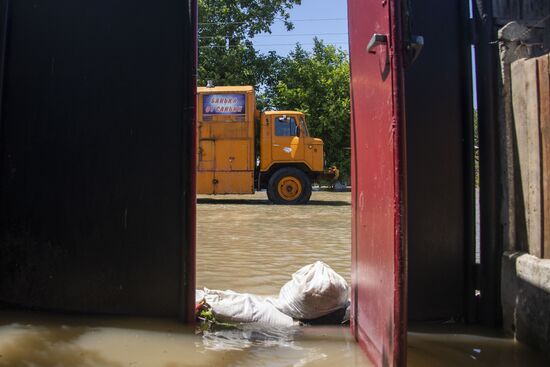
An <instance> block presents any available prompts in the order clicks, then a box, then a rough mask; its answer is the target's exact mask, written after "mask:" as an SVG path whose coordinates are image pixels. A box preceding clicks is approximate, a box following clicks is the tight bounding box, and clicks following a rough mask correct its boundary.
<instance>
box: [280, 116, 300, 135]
mask: <svg viewBox="0 0 550 367" xmlns="http://www.w3.org/2000/svg"><path fill="white" fill-rule="evenodd" d="M297 127H298V125H297V124H296V119H295V118H294V117H286V118H284V117H279V118H277V119H276V120H275V135H277V136H296V132H297Z"/></svg>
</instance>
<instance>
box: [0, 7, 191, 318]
mask: <svg viewBox="0 0 550 367" xmlns="http://www.w3.org/2000/svg"><path fill="white" fill-rule="evenodd" d="M195 7H196V2H195V1H192V0H189V1H179V0H168V1H165V2H163V3H162V4H161V5H155V6H151V3H150V2H149V1H145V0H122V1H116V2H112V1H109V0H97V1H73V0H51V1H47V2H40V3H36V2H35V1H30V0H17V1H11V0H1V1H0V17H1V19H2V22H0V25H1V27H0V40H1V43H0V55H1V58H0V68H1V69H0V80H1V81H2V84H0V93H1V97H2V98H1V100H0V101H1V106H0V108H1V114H0V126H1V130H0V302H5V303H9V304H12V305H17V306H23V307H32V308H40V309H53V310H65V311H66V310H69V311H78V312H100V313H124V314H140V315H169V316H173V317H177V316H180V317H181V318H182V319H188V320H190V319H191V318H192V310H191V309H190V307H188V306H189V305H191V304H192V302H190V301H188V300H189V298H190V297H194V268H193V264H194V258H193V251H194V243H193V241H194V240H193V233H194V232H193V231H194V222H193V220H194V199H195V196H194V175H193V174H192V172H194V169H193V164H194V163H193V162H194V161H195V159H194V154H195V149H194V143H193V142H194V131H195V130H194V127H193V121H194V103H195V98H194V94H195V85H194V72H195V60H196V52H195V49H196V47H195V37H196V35H195V33H196V31H195V24H194V23H195V15H194V9H195Z"/></svg>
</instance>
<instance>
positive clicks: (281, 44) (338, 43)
mask: <svg viewBox="0 0 550 367" xmlns="http://www.w3.org/2000/svg"><path fill="white" fill-rule="evenodd" d="M347 44H348V43H347V42H330V43H325V45H333V46H334V45H347ZM299 45H300V46H313V45H315V43H313V42H312V43H301V42H299ZM239 46H240V45H235V46H219V45H209V46H200V47H199V48H234V47H239ZM272 46H296V43H270V44H263V45H254V47H272Z"/></svg>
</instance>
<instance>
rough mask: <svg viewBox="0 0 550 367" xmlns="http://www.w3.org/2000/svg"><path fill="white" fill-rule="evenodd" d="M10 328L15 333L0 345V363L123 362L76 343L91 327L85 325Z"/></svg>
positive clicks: (111, 364) (112, 364)
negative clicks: (0, 348) (105, 356)
mask: <svg viewBox="0 0 550 367" xmlns="http://www.w3.org/2000/svg"><path fill="white" fill-rule="evenodd" d="M30 329H32V330H30ZM13 331H14V332H15V333H16V335H15V336H13V337H12V338H10V342H9V343H7V344H6V345H4V346H3V348H2V354H0V366H6V367H7V366H10V367H17V366H43V367H50V366H51V367H54V366H56V367H57V366H83V367H87V366H90V367H91V366H109V367H118V366H122V364H121V363H118V362H115V361H110V360H108V359H106V358H104V357H103V356H102V355H101V353H100V352H98V351H95V350H91V349H86V348H83V347H81V346H79V345H77V344H75V341H76V340H77V339H78V338H79V337H80V336H82V335H84V334H86V333H87V332H89V331H90V329H89V328H86V327H69V326H58V327H48V328H46V327H36V326H33V327H32V328H31V327H30V326H29V325H17V326H15V327H14V328H13ZM18 332H20V334H19V335H17V333H18Z"/></svg>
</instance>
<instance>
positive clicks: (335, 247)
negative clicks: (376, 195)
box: [0, 192, 549, 367]
mask: <svg viewBox="0 0 550 367" xmlns="http://www.w3.org/2000/svg"><path fill="white" fill-rule="evenodd" d="M198 203H199V204H198V214H197V215H198V218H197V288H199V289H200V288H202V287H208V288H211V289H222V290H225V289H231V290H234V291H238V292H248V293H254V294H258V295H275V294H277V293H278V291H279V289H280V287H281V286H282V285H283V284H285V282H286V281H288V280H289V279H290V276H291V274H292V273H294V272H295V271H296V270H298V269H299V268H300V267H302V266H304V265H307V264H310V263H312V262H314V261H316V260H322V261H324V262H326V263H327V264H329V265H330V266H331V267H332V268H333V269H334V270H336V271H337V272H338V273H340V274H341V275H342V276H343V277H344V278H345V279H346V280H347V281H348V282H349V281H350V265H351V256H350V253H351V251H350V246H351V245H350V242H351V236H350V230H351V228H350V227H351V225H350V223H351V218H350V216H351V207H350V193H330V192H314V193H313V196H312V201H311V202H310V204H309V205H306V206H275V205H271V204H269V203H268V202H267V199H266V196H265V193H258V194H256V195H245V196H218V197H209V196H201V197H199V199H198ZM408 360H409V366H418V367H420V366H548V365H549V364H548V361H545V360H543V359H542V358H541V357H540V356H539V355H537V354H535V353H533V352H532V351H531V350H530V349H528V348H527V347H525V346H523V345H521V344H519V343H516V342H514V341H513V340H512V339H509V338H505V337H503V336H502V335H500V334H499V333H497V332H495V331H490V330H479V329H472V328H464V327H460V326H456V325H444V326H443V325H430V326H426V325H422V326H413V327H412V328H411V331H410V332H409V347H408ZM369 365H370V364H369V362H368V360H367V359H366V358H365V356H364V354H363V353H362V351H361V350H360V348H359V347H358V346H357V344H356V343H355V342H354V340H353V337H352V336H351V334H350V332H349V328H348V327H346V326H332V327H318V326H315V327H313V326H307V327H296V328H294V329H284V330H282V329H265V328H264V329H259V328H258V327H254V326H242V327H240V328H238V329H233V330H221V331H217V332H210V333H206V334H204V335H195V330H194V329H193V328H190V327H187V326H185V325H181V324H180V323H178V322H177V321H175V320H165V319H151V318H148V319H144V318H125V317H98V316H86V317H82V316H67V315H59V314H48V313H40V312H22V311H13V310H0V366H47V367H53V366H113V367H118V366H163V367H180V366H274V367H277V366H296V367H302V366H320V367H333V366H336V367H345V366H369Z"/></svg>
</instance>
